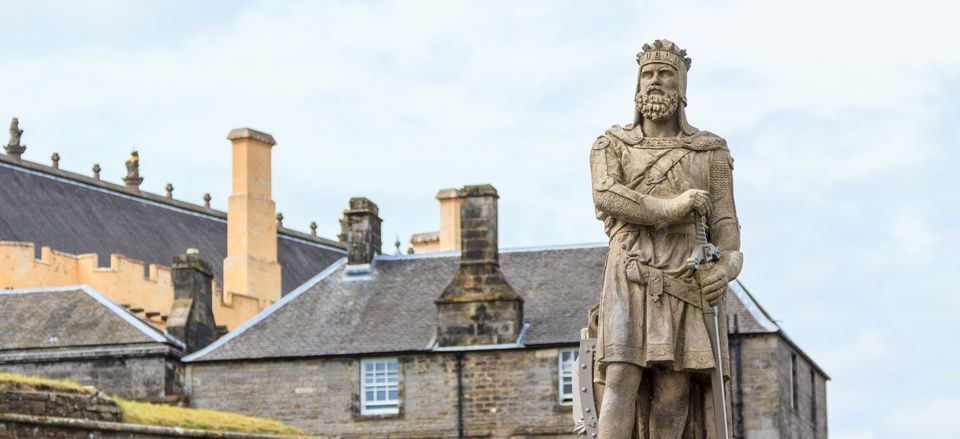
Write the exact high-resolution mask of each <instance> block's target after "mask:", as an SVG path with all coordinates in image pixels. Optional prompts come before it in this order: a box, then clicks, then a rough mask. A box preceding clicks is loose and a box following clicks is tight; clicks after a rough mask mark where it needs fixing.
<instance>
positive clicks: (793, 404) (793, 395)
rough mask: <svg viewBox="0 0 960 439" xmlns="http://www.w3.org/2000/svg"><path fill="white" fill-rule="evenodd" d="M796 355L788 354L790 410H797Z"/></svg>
mask: <svg viewBox="0 0 960 439" xmlns="http://www.w3.org/2000/svg"><path fill="white" fill-rule="evenodd" d="M797 387H798V383H797V354H790V408H792V409H794V410H796V409H797V405H798V404H797V398H798V397H799V396H800V395H797V393H799V392H797V390H798V389H797Z"/></svg>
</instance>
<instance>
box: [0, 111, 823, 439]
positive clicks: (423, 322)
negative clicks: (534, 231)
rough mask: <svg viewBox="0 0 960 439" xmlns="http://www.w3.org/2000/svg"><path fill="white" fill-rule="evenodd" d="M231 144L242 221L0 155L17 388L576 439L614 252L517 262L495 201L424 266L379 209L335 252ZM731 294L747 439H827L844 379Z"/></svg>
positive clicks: (421, 247)
mask: <svg viewBox="0 0 960 439" xmlns="http://www.w3.org/2000/svg"><path fill="white" fill-rule="evenodd" d="M229 139H230V140H231V142H232V144H233V159H234V169H233V195H231V199H230V202H229V208H228V212H226V213H224V212H218V211H215V210H213V209H211V208H209V207H208V205H195V204H192V203H187V202H184V201H180V200H176V199H174V198H172V196H159V195H154V194H149V193H146V192H142V191H140V190H139V187H138V186H136V185H132V186H130V185H116V184H111V183H107V182H104V181H101V180H99V179H98V178H97V177H86V176H82V175H78V174H75V173H71V172H68V171H64V170H61V169H59V167H58V166H56V165H57V163H56V162H55V163H54V166H44V165H39V164H36V163H32V162H28V161H26V160H23V158H21V157H20V156H19V154H18V155H16V156H6V157H4V156H0V180H2V182H0V193H2V196H3V197H4V199H5V200H6V201H7V203H5V205H7V206H17V208H16V209H4V210H3V211H2V213H0V240H3V241H4V242H3V243H0V262H2V263H0V286H2V287H3V288H4V289H5V290H4V291H0V371H11V372H17V373H27V374H38V375H46V376H51V377H54V378H71V379H74V380H77V381H79V382H81V383H85V384H93V385H96V386H97V387H99V388H101V389H102V390H104V391H107V392H110V393H116V394H119V395H121V396H125V397H128V398H134V399H142V400H152V401H161V402H169V403H177V404H181V405H189V406H192V407H198V408H213V409H219V410H227V411H233V412H238V413H243V414H248V415H255V416H262V417H267V418H273V419H277V420H280V421H283V422H286V423H289V424H291V425H294V426H296V427H299V428H301V429H302V430H304V431H306V432H308V433H311V434H316V435H323V436H325V437H326V436H329V437H371V438H373V437H377V438H379V437H406V438H432V437H494V438H501V437H503V438H506V437H511V438H526V437H537V438H550V437H574V435H573V433H572V428H573V416H572V408H571V400H572V394H573V392H574V391H575V390H576V389H573V386H572V373H573V372H572V367H573V364H574V361H575V359H576V355H577V354H576V351H577V346H578V344H579V337H580V335H579V334H580V329H581V328H582V327H584V326H585V325H586V320H587V318H586V312H587V310H588V309H589V308H591V307H592V306H594V305H595V304H596V303H597V300H598V291H599V289H600V284H601V276H602V265H603V261H604V260H605V255H606V246H605V245H604V244H596V245H578V246H555V247H543V248H529V249H501V248H500V247H499V245H498V237H497V221H498V216H497V199H498V196H499V195H498V194H497V192H496V190H495V189H494V188H493V187H492V186H489V185H480V186H466V187H463V188H461V189H447V190H443V191H440V193H439V194H438V196H437V198H438V200H439V201H440V212H441V230H439V231H437V232H432V233H427V234H418V235H416V236H415V237H414V238H413V239H412V240H411V241H412V242H411V243H412V245H413V248H414V249H415V253H414V254H410V255H392V256H388V255H383V254H381V253H380V247H381V242H380V236H381V233H380V222H381V220H380V212H379V209H378V207H377V205H376V204H375V203H373V202H372V201H370V200H368V199H366V198H362V197H358V198H354V199H351V200H350V203H349V208H348V209H347V210H346V211H345V212H344V216H343V218H342V219H341V220H340V224H341V229H342V233H341V234H340V235H339V237H338V240H336V241H334V240H329V239H324V238H319V237H316V236H315V233H311V234H305V233H300V232H296V231H293V230H290V229H287V228H284V227H282V226H280V225H278V221H276V219H275V218H276V208H275V206H274V204H273V202H272V195H271V192H270V190H271V189H270V172H271V170H270V164H269V157H270V154H271V151H272V147H273V144H274V142H273V138H272V137H270V136H269V135H266V134H264V133H259V132H257V131H254V130H250V129H240V130H234V131H232V132H231V133H230V135H229ZM135 177H137V178H139V175H138V174H137V175H136V176H135ZM131 181H133V182H136V179H132V180H131ZM168 190H169V192H168V195H172V194H171V192H172V189H169V188H168ZM331 220H332V219H331ZM38 249H39V250H38ZM187 249H191V250H190V251H187ZM106 260H109V261H110V265H109V266H104V267H101V266H100V265H101V262H100V261H106ZM220 285H223V287H220ZM731 293H732V294H730V295H729V297H728V299H727V302H726V306H727V311H728V315H729V316H731V319H730V321H729V322H728V326H729V327H728V329H729V331H730V341H731V343H730V349H731V360H732V366H733V371H732V374H731V375H732V377H733V380H732V381H731V382H730V384H729V385H730V392H731V395H732V398H733V417H734V423H733V426H734V429H733V431H734V434H735V437H739V438H760V439H765V438H781V437H796V438H825V437H827V408H826V381H827V380H828V379H829V378H828V377H827V376H826V374H825V373H824V372H823V371H822V370H821V369H820V368H819V367H817V365H816V363H815V362H814V361H813V360H812V359H810V358H809V357H808V356H807V355H806V354H804V353H803V351H802V350H801V349H800V348H799V347H797V345H796V344H795V343H793V342H792V341H791V340H790V339H789V338H788V337H787V336H786V334H785V333H784V332H783V330H782V329H781V328H780V327H779V326H778V325H777V324H776V323H775V322H774V321H773V319H772V318H771V317H770V316H769V314H768V313H767V312H766V311H765V310H763V308H762V307H760V305H759V304H758V303H757V301H756V300H755V299H754V297H753V296H752V295H751V294H750V293H749V292H748V291H747V290H746V288H744V287H743V285H742V284H741V283H740V282H739V281H737V282H734V283H733V284H732V285H731ZM218 327H219V328H218ZM224 333H225V335H224ZM218 337H219V338H218ZM215 339H216V341H213V340H215ZM211 342H212V343H211Z"/></svg>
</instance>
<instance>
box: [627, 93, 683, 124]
mask: <svg viewBox="0 0 960 439" xmlns="http://www.w3.org/2000/svg"><path fill="white" fill-rule="evenodd" d="M636 101H637V111H639V112H640V114H642V115H643V118H644V119H647V120H652V121H654V122H659V121H661V120H666V119H668V118H671V117H673V115H674V113H676V112H677V104H678V103H679V102H680V95H679V93H677V92H675V91H674V92H669V93H666V94H659V95H649V94H644V93H643V92H640V93H637V97H636Z"/></svg>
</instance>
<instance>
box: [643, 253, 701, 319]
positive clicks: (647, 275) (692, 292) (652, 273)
mask: <svg viewBox="0 0 960 439" xmlns="http://www.w3.org/2000/svg"><path fill="white" fill-rule="evenodd" d="M626 265H627V267H626V268H627V280H629V281H633V282H636V283H639V284H641V285H646V287H647V294H649V295H651V296H653V301H654V302H656V301H658V300H660V295H661V294H664V293H666V294H669V295H671V296H673V297H676V298H677V299H680V300H682V301H684V302H686V303H689V304H690V305H692V306H694V307H696V308H698V309H703V305H702V301H701V300H702V299H701V295H700V288H697V287H696V286H694V285H691V284H688V283H686V282H684V281H681V280H679V279H677V278H675V277H673V276H670V275H668V274H665V273H664V272H663V270H659V269H656V268H653V267H650V266H648V265H644V264H642V263H640V261H639V260H638V259H637V258H627V261H626Z"/></svg>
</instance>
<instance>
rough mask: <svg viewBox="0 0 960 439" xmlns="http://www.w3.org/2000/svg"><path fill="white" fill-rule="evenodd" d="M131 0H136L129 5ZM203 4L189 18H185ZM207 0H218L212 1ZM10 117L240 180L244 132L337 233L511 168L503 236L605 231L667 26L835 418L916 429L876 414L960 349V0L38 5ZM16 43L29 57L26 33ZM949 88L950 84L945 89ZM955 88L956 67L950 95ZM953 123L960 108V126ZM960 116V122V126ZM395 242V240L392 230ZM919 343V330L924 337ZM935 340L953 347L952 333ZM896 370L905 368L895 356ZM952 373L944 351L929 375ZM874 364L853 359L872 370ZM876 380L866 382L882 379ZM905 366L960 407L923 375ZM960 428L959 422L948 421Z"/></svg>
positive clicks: (754, 281) (31, 133) (206, 185)
mask: <svg viewBox="0 0 960 439" xmlns="http://www.w3.org/2000/svg"><path fill="white" fill-rule="evenodd" d="M131 5H135V6H131ZM184 8H189V9H190V10H191V11H193V13H190V14H186V15H185V14H184V11H183V10H181V9H184ZM197 8H200V9H197ZM7 9H14V10H15V12H13V14H14V15H11V16H10V19H8V20H7V23H8V24H9V25H11V26H12V27H11V31H10V32H9V34H10V35H12V36H11V37H8V38H12V40H7V41H13V44H11V47H10V51H9V52H10V53H15V54H16V55H15V56H11V57H10V58H11V59H9V60H8V61H9V62H8V63H6V64H5V67H4V69H3V70H2V71H0V84H3V86H4V87H6V88H5V95H4V99H3V100H0V116H2V115H9V116H14V115H16V116H20V118H21V122H22V127H23V128H24V129H25V130H26V134H25V135H24V141H25V143H27V145H28V146H29V147H30V149H29V150H28V151H27V155H26V158H27V159H30V160H35V161H41V162H45V161H46V159H45V158H46V157H49V155H50V153H51V152H53V151H55V150H56V151H58V152H60V154H61V156H63V161H62V164H63V166H64V167H65V168H67V169H71V170H77V171H80V172H87V171H86V170H87V169H89V167H90V166H91V165H92V164H93V162H100V164H101V165H102V166H103V167H104V176H105V178H108V179H110V180H112V181H119V178H120V175H121V172H122V170H123V167H122V162H123V160H125V159H126V154H127V153H128V152H129V149H130V148H131V147H134V146H136V147H138V148H139V149H140V152H141V157H142V159H143V162H142V166H143V173H144V175H145V176H146V182H145V187H146V188H147V189H148V190H152V191H155V192H161V191H162V187H163V185H164V184H165V183H166V182H168V181H172V182H173V183H174V184H175V186H176V187H177V189H176V194H177V197H178V198H183V199H187V200H193V201H197V202H199V200H200V197H201V196H202V194H203V193H204V192H212V193H213V196H214V204H215V205H217V206H221V207H222V206H225V201H226V197H227V195H228V193H229V181H228V179H229V157H228V154H227V152H228V143H227V141H226V140H225V139H224V136H225V135H226V133H227V132H228V131H229V130H230V129H231V128H234V127H237V126H251V127H253V128H257V129H261V130H264V131H267V132H270V133H272V134H274V135H275V137H276V138H277V140H278V142H279V144H278V145H277V147H276V148H275V149H274V169H275V177H274V190H275V199H276V200H277V205H278V208H279V210H281V211H283V213H284V215H285V217H286V219H285V224H288V225H290V226H292V227H294V228H301V229H304V228H305V227H306V224H308V223H309V222H310V221H312V220H315V221H317V222H318V224H319V226H320V233H321V234H323V235H325V236H333V235H334V234H335V233H336V232H337V223H336V219H337V217H338V216H339V215H340V210H341V209H342V208H343V207H344V205H345V203H346V201H347V199H348V198H349V197H350V196H355V195H366V196H369V197H371V198H372V199H374V200H375V201H376V202H378V203H379V204H380V205H381V213H382V216H383V217H384V218H385V220H386V221H385V223H384V233H383V235H384V238H385V239H384V240H385V241H388V242H389V241H392V240H393V238H394V233H395V232H396V231H399V232H400V234H401V239H403V240H406V238H407V237H408V236H409V235H410V234H412V233H415V232H420V231H426V230H430V229H432V228H436V227H437V225H438V218H437V217H438V212H437V205H436V201H435V200H433V199H432V197H433V195H434V194H435V193H436V190H437V189H439V188H441V187H452V186H460V185H463V184H472V183H481V182H490V183H493V184H494V185H495V186H497V188H498V189H499V190H500V193H501V196H502V198H501V233H502V236H501V244H502V245H505V246H521V245H544V244H560V243H570V242H591V241H599V240H602V239H603V238H604V237H603V235H602V231H601V226H600V224H599V223H598V222H596V221H595V220H594V219H593V209H592V206H591V200H590V192H589V176H588V169H587V153H588V148H589V144H590V143H591V142H592V140H593V138H594V137H595V136H596V135H597V134H599V133H600V132H602V130H603V129H605V128H606V127H607V126H609V125H610V124H612V123H625V122H628V119H629V117H630V112H631V105H632V93H631V92H630V90H631V89H632V88H633V87H634V81H635V75H636V70H635V69H636V65H635V64H634V62H633V56H634V54H635V53H636V51H637V50H638V49H639V47H640V46H641V45H642V43H644V42H649V41H650V40H652V39H654V38H661V37H669V38H671V39H673V40H674V41H676V42H678V43H679V44H680V45H681V46H682V47H685V48H686V49H688V51H689V52H690V55H691V56H692V57H693V69H692V70H691V72H690V74H691V76H690V90H689V100H690V106H689V107H688V114H689V115H690V119H691V121H692V122H693V123H694V124H695V125H697V126H700V127H701V128H704V129H709V130H711V131H714V132H717V133H718V134H721V135H724V136H726V137H728V138H729V140H730V141H731V142H730V144H731V148H732V149H733V153H734V155H735V157H736V158H737V162H736V164H737V169H736V171H735V178H736V180H737V197H738V203H739V204H738V207H739V212H740V216H741V221H742V223H743V225H744V230H743V233H744V251H745V253H746V255H747V261H746V264H747V265H746V267H745V271H744V276H745V278H746V281H747V282H748V283H749V284H750V285H751V287H752V288H751V289H752V290H753V291H754V292H756V293H757V294H758V295H759V296H760V300H761V301H762V302H764V304H765V307H766V308H767V309H769V310H770V311H771V312H772V313H773V314H774V316H776V317H777V318H780V319H782V320H783V321H784V324H785V327H786V328H787V330H788V331H789V332H790V334H791V336H792V337H793V338H794V340H796V341H797V342H798V343H799V344H800V345H801V346H803V347H805V348H806V349H807V350H808V352H810V353H811V354H812V355H813V357H814V358H815V359H818V361H820V362H821V363H822V365H823V366H824V367H825V368H826V369H827V371H828V372H834V371H835V380H834V381H833V382H832V383H831V384H830V392H831V398H832V399H831V401H832V402H831V404H830V410H831V419H830V422H831V434H832V435H834V436H835V437H843V438H874V437H877V438H884V437H898V436H896V435H892V434H891V433H889V432H888V431H886V430H883V429H881V428H879V427H877V428H876V429H875V430H871V429H865V428H864V425H882V424H883V422H885V421H884V420H886V419H894V418H895V417H894V416H893V413H894V411H895V410H896V407H893V406H891V405H889V404H887V405H880V404H873V405H872V406H871V402H872V401H870V400H868V399H866V397H863V398H861V397H858V396H857V395H871V396H872V395H877V393H875V392H874V391H872V390H871V388H870V386H873V385H875V384H876V383H877V382H881V380H883V379H889V378H890V377H889V375H888V374H889V373H891V369H890V368H889V367H894V366H896V365H897V360H896V355H895V354H896V352H897V351H898V350H899V349H901V348H902V346H904V345H906V344H910V345H911V347H912V348H913V349H914V352H913V353H912V354H911V356H910V357H909V358H908V359H906V360H903V362H902V363H903V367H916V368H919V369H921V370H922V369H923V368H924V366H923V364H924V363H925V362H926V363H928V364H933V363H936V362H937V361H946V360H943V357H946V358H947V360H953V361H955V360H958V359H960V358H957V355H958V354H957V353H956V352H952V351H948V352H946V353H944V352H943V351H942V346H946V345H949V344H951V343H953V342H954V341H953V340H951V339H949V338H948V335H949V334H956V333H960V328H958V326H957V324H956V323H953V322H954V321H955V319H953V317H952V314H949V313H950V312H952V311H950V310H952V309H956V308H957V306H960V303H958V301H960V299H958V298H957V297H958V296H956V295H953V294H948V293H947V292H948V291H950V290H951V287H950V285H952V284H951V279H949V277H950V276H949V273H948V272H949V269H945V268H944V266H945V265H944V264H947V265H946V266H947V267H949V256H950V255H951V254H952V253H951V252H952V248H950V245H952V244H950V243H952V242H956V241H957V239H958V238H960V230H958V227H960V226H958V225H957V221H955V219H956V216H957V208H956V207H955V206H952V204H951V202H949V200H948V199H949V194H948V193H949V191H950V190H952V188H956V187H957V186H958V185H960V177H957V176H956V175H955V174H956V173H955V172H953V171H952V170H951V169H950V168H949V167H948V166H946V165H945V164H949V163H956V162H957V161H958V159H960V153H958V152H957V150H956V147H955V145H954V143H956V142H954V141H953V140H952V139H954V138H956V137H951V136H947V135H944V134H942V132H943V127H938V128H939V129H932V127H931V124H932V123H935V122H937V121H938V120H939V119H944V120H943V121H939V122H938V123H941V124H943V125H944V127H948V128H949V127H951V126H953V124H954V122H955V121H946V119H948V118H946V117H945V116H944V115H943V114H941V110H939V109H938V108H936V105H934V103H942V102H955V101H960V96H958V95H960V93H958V92H957V90H958V89H960V87H956V86H953V87H951V86H949V84H948V83H949V81H952V80H951V79H949V78H958V77H960V57H957V56H955V55H954V54H955V52H956V50H955V48H956V47H957V46H958V45H960V33H957V32H949V31H947V30H949V29H953V28H954V23H953V21H954V20H955V18H954V17H955V16H956V15H957V12H958V11H957V10H956V9H957V6H956V5H953V4H945V3H938V2H932V1H920V2H913V3H911V4H910V5H908V6H904V5H903V4H900V3H894V2H889V3H883V2H829V1H826V0H816V1H812V2H800V3H791V4H784V3H782V2H762V1H739V2H727V3H724V4H715V3H712V2H698V1H692V2H672V3H662V4H641V3H638V2H628V1H622V2H613V3H609V4H604V5H601V6H598V5H597V4H595V3H588V2H577V1H559V2H546V1H543V2H535V1H530V2H507V1H485V2H475V3H467V2H445V1H432V2H420V3H413V2H409V1H403V2H401V1H384V2H308V1H302V2H293V1H291V2H283V3H279V2H266V1H264V2H258V3H250V4H246V3H243V4H241V3H236V2H222V3H214V2H210V3H205V4H204V5H203V6H202V7H201V6H197V5H196V4H195V3H194V2H189V3H164V4H158V5H145V4H140V3H135V4H131V3H129V2H106V1H101V2H96V3H94V4H92V6H91V4H90V2H85V3H83V4H77V5H69V4H63V3H42V2H31V3H29V4H20V3H18V4H17V6H16V8H7ZM5 52H6V51H5ZM945 78H947V79H945ZM945 84H947V85H945ZM951 120H952V119H951ZM954 129H955V128H954ZM385 249H386V250H388V251H392V246H390V245H386V246H385ZM914 333H923V334H925V335H924V337H923V340H921V341H916V340H914V339H911V337H910V334H914ZM938 347H939V348H940V350H938ZM891 362H892V363H894V364H893V366H889V367H888V368H886V369H884V368H877V367H875V365H876V364H885V365H888V364H889V363H891ZM927 369H930V368H927ZM854 372H856V373H854ZM861 375H862V376H861ZM898 379H899V380H900V381H902V382H903V383H904V386H907V385H909V387H910V388H911V389H913V390H914V391H916V392H917V394H921V395H925V396H927V397H929V398H930V399H931V400H938V401H943V400H945V399H946V397H945V396H944V395H945V394H946V392H947V391H946V390H944V389H943V388H942V387H941V386H939V385H938V383H937V382H936V381H935V380H933V379H932V378H929V377H927V376H925V375H924V374H923V373H912V374H904V375H902V376H899V377H898ZM943 428H947V429H949V430H948V431H947V432H946V433H945V434H941V436H943V435H947V436H949V435H951V434H952V435H958V434H960V427H957V426H956V425H953V424H946V425H945V426H944V427H943Z"/></svg>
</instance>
